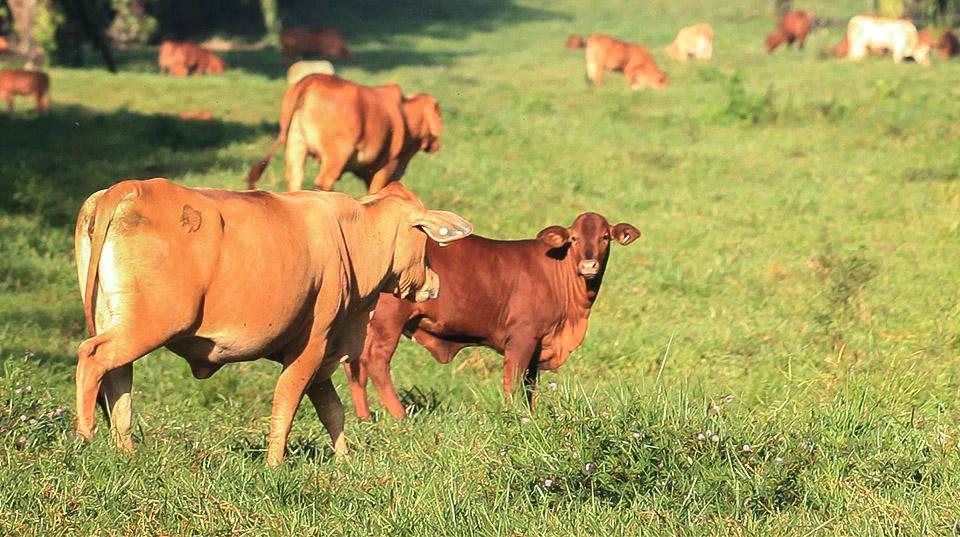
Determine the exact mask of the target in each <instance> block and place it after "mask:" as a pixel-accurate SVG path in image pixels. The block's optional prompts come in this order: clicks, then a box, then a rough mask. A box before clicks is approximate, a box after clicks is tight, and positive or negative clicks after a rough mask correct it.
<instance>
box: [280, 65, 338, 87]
mask: <svg viewBox="0 0 960 537" xmlns="http://www.w3.org/2000/svg"><path fill="white" fill-rule="evenodd" d="M317 74H319V75H332V74H334V73H333V64H332V63H330V62H328V61H327V60H316V61H310V62H308V61H302V62H297V63H295V64H293V65H291V66H290V68H289V69H287V85H288V86H292V85H294V84H296V83H297V82H300V80H301V79H302V78H303V77H305V76H307V75H317Z"/></svg>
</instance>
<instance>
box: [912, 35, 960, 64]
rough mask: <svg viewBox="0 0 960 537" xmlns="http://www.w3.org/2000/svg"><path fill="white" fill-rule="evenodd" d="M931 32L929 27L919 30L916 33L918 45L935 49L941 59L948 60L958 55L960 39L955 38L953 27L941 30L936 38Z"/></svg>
mask: <svg viewBox="0 0 960 537" xmlns="http://www.w3.org/2000/svg"><path fill="white" fill-rule="evenodd" d="M932 34H933V31H932V30H931V29H930V28H924V29H923V30H920V34H919V35H918V39H919V42H920V45H923V46H926V47H928V48H931V49H936V51H937V52H938V53H939V55H940V59H941V60H949V59H950V58H952V57H954V56H958V55H960V40H958V39H957V33H956V32H954V30H953V28H947V29H946V30H943V32H942V33H941V34H940V37H939V38H937V39H934V38H933V35H932Z"/></svg>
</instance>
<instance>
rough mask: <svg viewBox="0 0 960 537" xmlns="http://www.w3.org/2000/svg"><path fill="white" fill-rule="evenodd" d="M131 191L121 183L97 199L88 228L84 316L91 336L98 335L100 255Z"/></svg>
mask: <svg viewBox="0 0 960 537" xmlns="http://www.w3.org/2000/svg"><path fill="white" fill-rule="evenodd" d="M129 192H130V189H129V188H124V187H123V186H119V185H118V186H114V187H113V188H110V189H109V190H107V191H106V192H105V193H104V195H103V196H102V197H100V199H98V200H97V202H96V204H97V206H96V208H95V209H94V213H93V221H92V222H91V223H90V227H88V228H87V230H88V234H89V236H90V259H89V260H88V262H87V263H88V264H87V279H86V284H85V286H84V290H83V316H84V319H85V320H86V322H87V331H88V332H89V333H90V337H93V336H95V335H97V325H96V322H95V320H96V317H95V312H94V311H93V306H94V304H93V292H94V290H95V289H96V288H97V279H98V277H99V268H100V255H101V254H102V252H103V244H104V242H106V240H107V231H108V230H109V229H110V224H111V223H112V222H113V215H114V213H115V212H116V210H117V205H119V204H120V202H121V201H122V200H123V199H124V197H125V195H126V194H127V193H129Z"/></svg>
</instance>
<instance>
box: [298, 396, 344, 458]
mask: <svg viewBox="0 0 960 537" xmlns="http://www.w3.org/2000/svg"><path fill="white" fill-rule="evenodd" d="M307 395H309V396H310V402H311V403H313V408H315V409H316V410H317V416H318V417H319V418H320V423H322V424H323V426H324V427H325V428H326V429H327V432H328V433H330V440H332V441H333V452H334V453H335V454H336V455H337V456H338V457H340V456H343V455H346V454H347V437H346V436H344V434H343V423H344V419H345V416H344V413H343V403H341V402H340V396H338V395H337V390H336V388H334V387H333V381H332V380H331V379H327V380H321V381H317V382H314V383H313V384H312V385H311V386H310V388H309V389H308V390H307Z"/></svg>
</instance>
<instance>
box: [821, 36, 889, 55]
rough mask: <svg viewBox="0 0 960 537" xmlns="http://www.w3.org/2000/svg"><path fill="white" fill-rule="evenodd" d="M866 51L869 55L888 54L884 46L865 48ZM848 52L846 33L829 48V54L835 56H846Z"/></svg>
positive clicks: (848, 44)
mask: <svg viewBox="0 0 960 537" xmlns="http://www.w3.org/2000/svg"><path fill="white" fill-rule="evenodd" d="M867 52H868V53H869V54H870V55H871V56H887V55H889V54H890V51H889V50H887V49H884V48H879V49H878V48H872V47H870V48H867ZM849 53H850V39H848V38H847V34H843V39H841V40H840V42H839V43H837V44H836V45H835V46H834V47H833V48H832V49H830V53H829V55H832V56H834V57H836V58H846V57H847V54H849Z"/></svg>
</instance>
